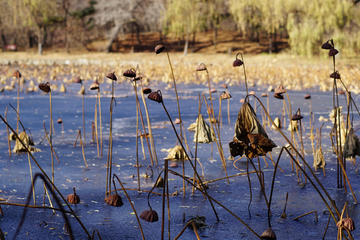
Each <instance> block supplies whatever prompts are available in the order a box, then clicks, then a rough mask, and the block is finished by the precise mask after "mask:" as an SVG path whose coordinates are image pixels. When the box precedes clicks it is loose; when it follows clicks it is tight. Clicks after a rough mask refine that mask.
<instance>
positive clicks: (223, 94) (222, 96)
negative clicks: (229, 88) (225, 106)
mask: <svg viewBox="0 0 360 240" xmlns="http://www.w3.org/2000/svg"><path fill="white" fill-rule="evenodd" d="M229 98H231V95H230V93H228V92H225V91H223V92H222V94H221V95H220V99H221V100H225V99H229Z"/></svg>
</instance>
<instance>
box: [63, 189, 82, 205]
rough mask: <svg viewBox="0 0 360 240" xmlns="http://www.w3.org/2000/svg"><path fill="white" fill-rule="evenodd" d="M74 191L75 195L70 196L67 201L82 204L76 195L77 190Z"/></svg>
mask: <svg viewBox="0 0 360 240" xmlns="http://www.w3.org/2000/svg"><path fill="white" fill-rule="evenodd" d="M73 189H74V193H73V194H69V195H68V196H67V197H66V201H68V202H69V203H71V204H78V203H79V202H80V197H79V196H78V195H77V194H76V192H75V188H73Z"/></svg>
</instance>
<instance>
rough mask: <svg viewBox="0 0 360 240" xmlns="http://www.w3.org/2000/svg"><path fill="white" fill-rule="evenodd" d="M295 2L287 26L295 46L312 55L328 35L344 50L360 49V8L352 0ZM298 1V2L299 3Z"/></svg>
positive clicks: (291, 44) (305, 0)
mask: <svg viewBox="0 0 360 240" xmlns="http://www.w3.org/2000/svg"><path fill="white" fill-rule="evenodd" d="M291 1H292V2H293V4H292V8H291V9H289V10H290V11H289V16H288V22H287V25H286V29H287V32H288V34H289V44H290V46H291V49H292V50H293V51H295V52H296V53H298V54H301V55H307V56H311V55H313V54H317V53H319V49H320V48H319V46H321V43H322V42H323V41H324V40H326V39H327V38H332V39H334V41H336V45H337V47H338V48H340V49H342V53H346V54H351V52H352V51H353V50H354V49H355V48H357V49H358V48H359V46H360V43H359V41H358V39H359V37H360V35H359V27H360V25H359V23H360V8H359V6H358V4H356V3H354V2H353V1H351V0H303V1H295V0H291ZM295 3H296V4H295Z"/></svg>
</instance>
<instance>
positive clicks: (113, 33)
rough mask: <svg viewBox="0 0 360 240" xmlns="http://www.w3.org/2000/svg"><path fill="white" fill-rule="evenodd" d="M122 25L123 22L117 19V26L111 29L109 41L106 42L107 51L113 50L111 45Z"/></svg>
mask: <svg viewBox="0 0 360 240" xmlns="http://www.w3.org/2000/svg"><path fill="white" fill-rule="evenodd" d="M121 25H122V24H120V23H119V22H118V21H115V27H114V28H113V30H112V31H111V35H110V38H109V41H108V43H107V44H106V47H105V51H106V52H107V53H109V52H111V45H112V44H113V42H114V40H115V38H116V37H117V34H118V32H119V30H120V28H121V27H122V26H121Z"/></svg>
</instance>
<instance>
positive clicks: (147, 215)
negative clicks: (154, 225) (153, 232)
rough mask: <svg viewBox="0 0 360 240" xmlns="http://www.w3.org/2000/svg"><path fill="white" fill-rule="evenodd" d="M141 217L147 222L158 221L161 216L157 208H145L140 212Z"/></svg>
mask: <svg viewBox="0 0 360 240" xmlns="http://www.w3.org/2000/svg"><path fill="white" fill-rule="evenodd" d="M140 218H141V219H142V220H145V221H147V222H157V221H159V216H158V214H157V212H156V211H155V210H152V209H150V210H145V211H143V212H142V213H141V214H140Z"/></svg>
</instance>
